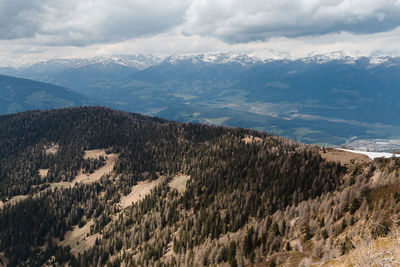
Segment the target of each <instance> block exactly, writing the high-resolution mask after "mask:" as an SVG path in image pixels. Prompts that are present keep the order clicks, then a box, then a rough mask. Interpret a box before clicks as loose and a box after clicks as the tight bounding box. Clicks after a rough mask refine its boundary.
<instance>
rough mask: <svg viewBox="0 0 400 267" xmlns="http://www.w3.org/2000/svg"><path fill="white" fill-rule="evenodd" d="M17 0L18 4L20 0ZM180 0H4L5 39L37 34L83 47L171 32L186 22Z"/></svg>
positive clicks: (0, 5)
mask: <svg viewBox="0 0 400 267" xmlns="http://www.w3.org/2000/svg"><path fill="white" fill-rule="evenodd" d="M14 2H17V3H18V4H15V3H14ZM186 8H187V4H186V3H185V2H182V1H180V0H157V1H146V0H134V1H132V0H131V1H130V0H112V1H110V0H85V1H80V0H69V1H53V0H43V1H32V0H19V1H7V0H0V18H1V21H0V22H1V24H0V25H2V26H0V39H14V38H24V37H34V36H36V38H37V39H40V40H42V42H43V43H46V44H51V45H76V46H84V45H90V44H94V43H105V42H116V41H121V40H125V39H129V38H134V37H139V36H149V35H154V34H158V33H160V32H165V31H168V30H169V29H170V28H171V27H173V26H175V25H178V24H181V23H183V14H184V12H185V10H186Z"/></svg>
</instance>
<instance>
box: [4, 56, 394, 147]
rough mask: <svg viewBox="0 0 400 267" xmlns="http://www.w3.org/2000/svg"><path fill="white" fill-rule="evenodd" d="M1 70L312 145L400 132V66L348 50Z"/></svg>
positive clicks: (128, 106) (140, 107)
mask: <svg viewBox="0 0 400 267" xmlns="http://www.w3.org/2000/svg"><path fill="white" fill-rule="evenodd" d="M0 72H3V73H7V74H9V75H14V76H18V77H23V78H29V79H35V80H39V81H43V82H50V83H54V84H57V85H59V86H64V87H68V88H71V89H73V90H75V91H77V92H79V93H80V94H83V95H85V96H86V97H89V98H91V99H94V100H95V101H96V103H98V104H101V105H105V106H109V107H112V108H117V109H121V110H125V111H131V112H140V113H143V114H147V115H153V116H158V117H163V118H167V119H172V120H177V121H183V122H201V123H208V124H218V125H226V126H236V127H246V128H254V129H258V130H263V131H268V132H270V133H274V134H279V135H283V136H287V137H290V138H293V139H295V140H297V141H301V142H306V143H320V144H330V145H340V144H344V143H346V142H349V140H358V139H377V138H381V139H382V138H383V139H388V138H392V139H393V138H397V137H398V136H400V117H399V116H398V113H399V111H400V93H399V92H400V91H399V88H400V79H399V78H398V77H400V60H399V58H392V57H373V58H365V57H360V58H352V57H348V56H346V55H344V54H343V53H339V52H337V53H332V54H329V55H314V56H312V57H308V58H303V59H297V60H287V59H282V60H262V59H260V58H257V57H252V56H248V55H244V54H234V53H230V54H204V55H195V56H177V55H173V56H169V57H166V58H164V59H163V60H161V59H159V58H156V57H145V56H120V57H104V58H94V59H75V60H51V61H47V62H42V63H38V64H34V65H32V66H28V67H24V68H20V69H15V68H3V69H2V70H1V69H0Z"/></svg>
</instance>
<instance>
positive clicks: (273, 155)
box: [0, 107, 362, 266]
mask: <svg viewBox="0 0 400 267" xmlns="http://www.w3.org/2000/svg"><path fill="white" fill-rule="evenodd" d="M249 137H251V138H250V139H251V140H252V141H250V142H249V141H246V138H249ZM55 145H56V146H57V150H56V151H55V152H54V153H49V152H48V151H47V149H48V148H49V147H52V146H55ZM93 149H98V150H99V149H103V150H104V151H105V152H106V153H107V154H113V155H114V154H115V155H118V158H117V160H116V162H115V165H113V169H112V173H110V174H107V175H103V176H102V177H101V179H99V180H96V181H94V182H92V183H75V184H73V186H71V187H57V186H54V185H55V184H61V183H69V182H71V181H73V180H74V179H75V178H76V176H77V175H78V174H79V173H82V172H83V173H92V172H94V171H96V170H97V169H99V168H101V167H102V166H105V161H106V160H105V159H104V158H103V157H100V158H99V159H93V158H87V157H85V156H84V155H85V151H88V150H93ZM43 169H46V170H48V172H47V173H46V174H45V175H43V174H41V170H43ZM348 172H349V170H348V169H347V168H346V167H345V166H342V165H341V164H340V163H337V162H331V161H326V160H324V159H323V158H322V157H321V153H320V150H319V148H318V147H315V146H305V145H301V144H298V143H296V142H293V141H291V140H288V139H285V138H281V137H278V136H271V135H268V134H266V133H261V132H257V131H254V130H246V129H237V128H226V127H217V126H205V125H201V124H182V123H177V122H171V121H166V120H163V119H159V118H151V117H146V116H142V115H139V114H132V113H125V112H121V111H115V110H110V109H107V108H103V107H83V108H72V109H59V110H51V111H31V112H25V113H19V114H13V115H6V116H1V117H0V197H1V200H2V202H4V204H3V207H2V208H0V252H3V253H4V254H3V255H4V257H3V258H2V257H0V261H2V262H3V261H4V262H3V264H5V263H8V265H9V266H41V265H43V264H44V263H47V264H64V263H66V264H68V265H71V266H102V265H106V264H107V265H109V266H120V265H123V266H134V265H139V266H182V265H187V266H190V265H208V264H216V263H225V264H230V265H232V266H236V265H242V264H247V263H250V262H254V261H263V260H265V257H266V256H268V255H272V254H273V253H274V252H277V251H280V250H282V249H283V250H284V249H285V248H287V246H286V243H284V242H283V239H285V238H286V236H287V234H285V232H287V233H288V231H289V230H286V229H289V221H285V220H284V219H283V220H282V219H281V220H278V219H277V217H276V214H279V213H281V212H284V211H285V212H287V211H288V210H289V208H291V209H293V208H294V207H299V206H301V205H303V204H302V203H305V202H307V201H313V200H314V199H318V198H323V197H324V196H328V195H330V194H333V192H336V191H337V190H342V189H343V188H344V187H345V186H348V185H349V184H348V182H345V180H344V178H343V177H344V176H345V174H346V173H348ZM361 173H362V172H360V173H357V172H355V173H354V177H358V176H357V175H361ZM177 174H185V175H187V176H188V177H190V179H189V180H188V182H187V185H186V188H185V190H184V191H183V192H178V191H177V190H176V189H174V188H173V187H172V186H171V184H170V181H171V180H172V179H173V177H174V176H176V175H177ZM358 179H360V178H354V181H353V182H352V184H353V185H354V184H358V183H361V182H362V181H361V180H360V181H358ZM142 181H160V182H159V183H158V184H157V186H156V187H154V188H153V190H152V191H151V193H150V194H148V195H146V196H145V197H144V198H143V199H142V200H141V201H138V202H136V203H134V204H133V205H129V206H128V207H121V200H122V199H123V198H124V197H126V196H127V195H128V194H130V193H131V190H132V187H133V186H135V185H138V184H142V183H143V182H142ZM21 195H28V196H27V197H26V198H24V199H22V200H20V201H11V200H13V199H15V197H16V196H17V197H18V196H21ZM349 201H352V200H349ZM354 201H359V202H360V203H361V198H360V199H357V200H354ZM354 203H355V204H354ZM354 203H350V205H353V206H354V205H357V203H358V202H357V203H356V202H354ZM360 203H359V204H360ZM360 205H361V204H360ZM353 209H356V207H353ZM357 209H358V207H357ZM357 209H356V210H357ZM27 218H29V220H27ZM318 219H319V220H320V218H319V217H318ZM255 223H262V224H263V225H264V228H262V229H264V230H262V231H261V230H260V229H261V228H253V227H252V225H254V224H255ZM282 224H283V225H282ZM89 226H90V227H89ZM250 226H251V227H250ZM84 227H88V228H90V232H88V233H87V234H86V236H84V238H87V239H90V238H91V237H92V238H93V242H94V244H93V245H92V246H88V247H87V248H85V249H83V250H81V251H79V253H76V251H75V252H73V251H72V250H71V248H70V247H69V246H67V245H65V244H64V243H63V240H64V238H65V235H66V233H67V232H68V231H72V230H74V229H84ZM307 227H309V226H307ZM307 227H306V226H305V225H303V226H302V228H301V229H302V230H301V231H302V232H303V231H304V233H305V236H306V238H308V239H311V238H313V236H314V234H315V233H314V229H313V228H312V227H311V228H307ZM321 231H322V230H321ZM242 232H245V233H246V235H245V236H244V237H243V238H242V237H241V236H240V235H239V234H240V233H242ZM235 235H237V236H236V237H235ZM231 236H232V238H231ZM227 237H229V238H228V239H230V240H228V239H227V240H225V238H227ZM233 237H235V238H233ZM279 238H280V239H279ZM282 238H283V239H282ZM305 241H307V240H305ZM80 242H81V241H80ZM216 242H217V243H216ZM78 243H79V242H78ZM73 245H79V244H73ZM289 246H290V245H289ZM256 251H262V252H257V253H256ZM215 253H217V254H218V255H214V254H215ZM0 256H1V254H0ZM0 265H1V262H0Z"/></svg>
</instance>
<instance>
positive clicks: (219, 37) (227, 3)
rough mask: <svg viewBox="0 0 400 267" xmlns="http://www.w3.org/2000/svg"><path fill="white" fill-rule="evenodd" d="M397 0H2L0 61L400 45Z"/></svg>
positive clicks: (356, 50) (299, 52)
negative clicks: (109, 55)
mask: <svg viewBox="0 0 400 267" xmlns="http://www.w3.org/2000/svg"><path fill="white" fill-rule="evenodd" d="M399 27H400V0H265V1H262V0H261V1H260V0H246V1H244V0H155V1H148V0H85V1H80V0H69V1H66V0H57V1H55V0H40V1H33V0H18V1H11V0H0V64H2V65H4V64H8V63H6V62H18V63H23V62H26V61H35V60H39V59H47V58H52V57H90V56H96V55H104V54H131V53H145V54H158V55H168V54H173V53H175V54H193V53H206V52H229V51H240V52H244V53H251V54H258V55H264V56H266V57H270V56H272V57H275V56H282V55H284V56H289V55H290V56H292V57H301V56H306V55H307V54H311V53H323V52H326V51H333V50H344V51H345V52H347V53H349V54H368V53H371V52H373V51H374V50H382V51H394V50H396V51H398V49H399V48H398V47H397V46H398V45H397V44H398V43H399V42H400V37H399V36H400V30H399Z"/></svg>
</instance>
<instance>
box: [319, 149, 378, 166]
mask: <svg viewBox="0 0 400 267" xmlns="http://www.w3.org/2000/svg"><path fill="white" fill-rule="evenodd" d="M320 154H321V157H322V158H323V159H325V160H326V161H334V162H340V164H342V165H354V164H363V163H369V162H372V160H371V159H370V158H369V157H368V156H366V155H361V154H356V153H351V152H347V151H343V150H337V149H334V148H326V149H325V151H324V150H323V149H321V150H320Z"/></svg>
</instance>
